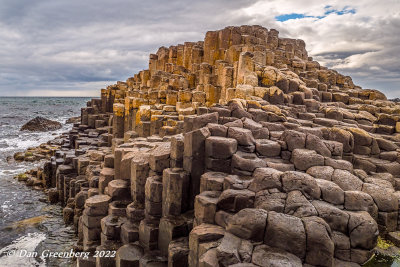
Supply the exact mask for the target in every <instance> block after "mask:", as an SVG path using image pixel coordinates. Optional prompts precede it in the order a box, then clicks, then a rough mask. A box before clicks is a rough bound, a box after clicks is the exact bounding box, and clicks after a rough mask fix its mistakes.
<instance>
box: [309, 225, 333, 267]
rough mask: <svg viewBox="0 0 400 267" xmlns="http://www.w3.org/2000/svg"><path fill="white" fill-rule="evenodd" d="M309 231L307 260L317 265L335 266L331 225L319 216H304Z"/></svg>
mask: <svg viewBox="0 0 400 267" xmlns="http://www.w3.org/2000/svg"><path fill="white" fill-rule="evenodd" d="M303 222H304V226H305V229H306V232H307V255H306V258H305V262H306V263H309V264H311V265H316V266H329V267H331V266H333V256H334V248H335V246H334V244H333V241H332V240H331V237H330V236H331V230H330V228H329V225H328V224H327V223H326V222H325V221H324V220H323V219H322V218H319V217H305V218H303Z"/></svg>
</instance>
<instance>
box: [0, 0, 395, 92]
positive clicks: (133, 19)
mask: <svg viewBox="0 0 400 267" xmlns="http://www.w3.org/2000/svg"><path fill="white" fill-rule="evenodd" d="M244 24H249V25H255V24H257V25H261V26H264V27H266V28H268V29H271V28H274V29H277V30H278V31H279V32H280V37H289V38H299V39H303V40H304V41H305V42H306V48H307V51H308V52H309V55H310V56H312V57H313V58H314V59H315V60H317V61H319V62H320V63H321V64H322V65H324V66H327V67H329V68H333V69H335V70H337V71H339V72H340V73H342V74H345V75H350V76H351V77H352V78H353V81H354V82H355V84H357V85H360V86H362V87H363V88H372V89H378V90H381V91H382V92H384V93H385V94H386V95H387V96H388V97H389V98H394V97H400V60H399V59H398V56H399V54H400V1H399V0H382V1H376V0H359V1H345V0H326V1H320V0H318V1H317V0H285V1H277V0H262V1H255V0H201V1H192V0H185V1H184V0H169V1H165V0H164V1H162V0H159V1H156V0H146V1H137V0H130V1H128V0H113V1H109V0H95V1H94V0H86V1H82V0H57V1H54V0H35V1H32V0H0V96H99V95H100V89H101V88H105V87H106V86H107V85H110V84H113V83H115V82H116V81H118V80H121V81H125V80H126V79H127V78H129V77H131V76H133V74H135V73H137V72H138V71H140V70H142V69H147V68H148V57H149V54H150V53H155V52H156V51H157V49H158V47H160V46H167V47H168V46H170V45H175V44H178V43H183V42H185V41H199V40H203V39H204V36H205V33H206V32H207V31H209V30H217V29H222V28H224V27H226V26H231V25H234V26H239V25H244Z"/></svg>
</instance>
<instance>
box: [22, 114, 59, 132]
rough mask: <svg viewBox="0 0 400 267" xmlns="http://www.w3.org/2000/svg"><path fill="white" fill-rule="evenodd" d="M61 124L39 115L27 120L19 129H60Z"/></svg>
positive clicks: (36, 130) (43, 130)
mask: <svg viewBox="0 0 400 267" xmlns="http://www.w3.org/2000/svg"><path fill="white" fill-rule="evenodd" d="M61 127H62V125H61V123H59V122H58V121H52V120H49V119H46V118H43V117H40V116H37V117H35V118H34V119H32V120H30V121H28V122H27V123H25V124H24V125H23V126H22V127H21V129H20V130H21V131H31V132H46V131H54V130H58V129H61Z"/></svg>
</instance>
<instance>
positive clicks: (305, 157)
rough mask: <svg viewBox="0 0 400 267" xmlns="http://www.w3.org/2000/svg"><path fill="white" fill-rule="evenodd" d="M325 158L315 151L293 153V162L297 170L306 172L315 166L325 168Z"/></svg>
mask: <svg viewBox="0 0 400 267" xmlns="http://www.w3.org/2000/svg"><path fill="white" fill-rule="evenodd" d="M324 160H325V159H324V157H323V156H321V155H318V154H317V152H315V151H314V150H308V149H295V150H293V152H292V162H293V164H294V166H295V167H296V169H298V170H301V171H305V170H307V169H308V168H310V167H313V166H323V165H324Z"/></svg>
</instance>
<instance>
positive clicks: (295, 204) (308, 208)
mask: <svg viewBox="0 0 400 267" xmlns="http://www.w3.org/2000/svg"><path fill="white" fill-rule="evenodd" d="M285 213H286V214H289V215H293V216H296V217H299V218H301V217H307V216H317V215H318V213H317V211H316V210H315V208H314V206H313V205H311V203H310V202H309V201H308V200H307V199H306V198H305V197H304V196H303V194H302V193H301V192H300V191H298V190H294V191H291V192H289V193H288V195H287V198H286V205H285Z"/></svg>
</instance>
